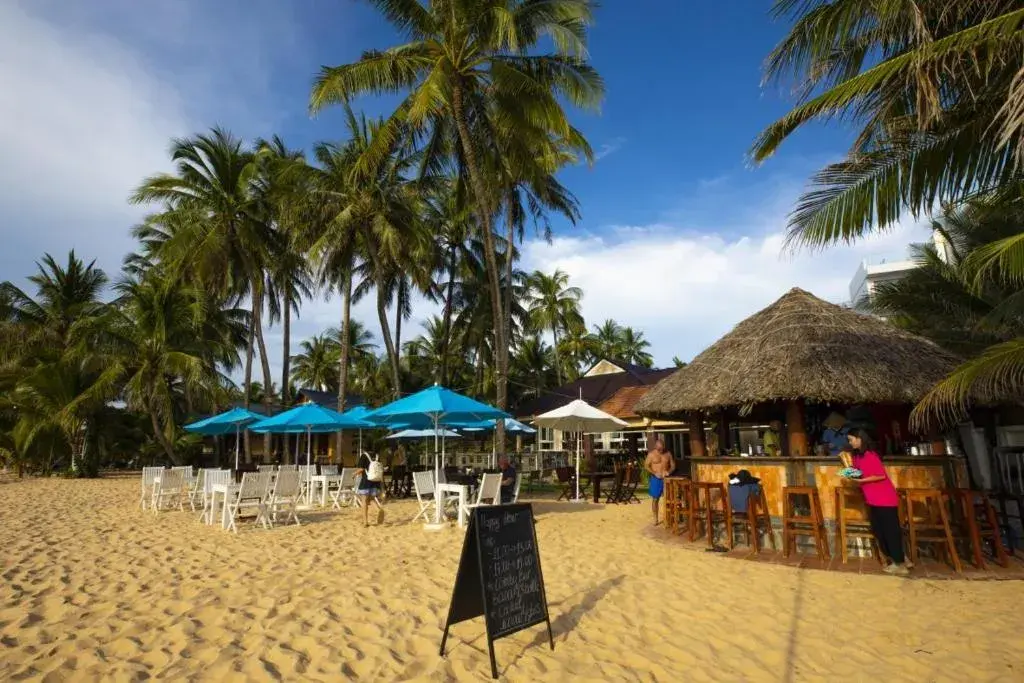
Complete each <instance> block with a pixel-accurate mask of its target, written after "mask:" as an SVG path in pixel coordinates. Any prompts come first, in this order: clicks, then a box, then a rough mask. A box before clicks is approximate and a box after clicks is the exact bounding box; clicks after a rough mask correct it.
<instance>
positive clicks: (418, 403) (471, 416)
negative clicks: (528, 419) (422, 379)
mask: <svg viewBox="0 0 1024 683" xmlns="http://www.w3.org/2000/svg"><path fill="white" fill-rule="evenodd" d="M505 417H511V416H510V415H509V414H508V413H506V412H505V411H504V410H499V409H497V408H495V407H494V406H489V405H487V404H486V403H481V402H480V401H477V400H476V399H472V398H470V397H469V396H463V395H462V394H459V393H456V392H454V391H452V390H451V389H446V388H444V387H442V386H438V385H437V384H435V385H434V386H432V387H429V388H427V389H424V390H423V391H419V392H417V393H415V394H412V395H411V396H406V397H405V398H400V399H398V400H397V401H393V402H391V403H388V404H387V405H384V406H381V407H380V408H377V409H376V410H374V411H371V412H370V413H368V414H367V415H366V418H367V419H369V420H371V421H373V422H376V423H377V424H378V425H398V424H401V425H405V426H407V427H412V428H421V427H429V428H430V429H432V430H433V432H434V481H437V480H438V479H439V478H440V469H441V467H440V460H439V459H438V442H439V440H440V431H439V429H440V428H441V427H443V426H449V425H453V426H454V425H458V424H465V423H467V422H480V421H482V420H494V419H500V418H505ZM424 422H426V424H423V423H424ZM440 443H441V452H440V456H441V458H443V457H444V450H443V448H444V441H443V440H441V441H440Z"/></svg>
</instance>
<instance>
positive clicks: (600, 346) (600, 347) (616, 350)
mask: <svg viewBox="0 0 1024 683" xmlns="http://www.w3.org/2000/svg"><path fill="white" fill-rule="evenodd" d="M593 338H594V349H595V350H596V351H597V355H598V356H599V357H601V358H606V359H608V360H622V325H620V324H619V323H617V322H616V321H614V320H612V319H611V318H609V319H607V320H605V321H604V322H603V323H602V324H601V325H594V335H593Z"/></svg>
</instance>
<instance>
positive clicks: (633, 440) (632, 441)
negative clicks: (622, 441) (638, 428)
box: [626, 432, 640, 460]
mask: <svg viewBox="0 0 1024 683" xmlns="http://www.w3.org/2000/svg"><path fill="white" fill-rule="evenodd" d="M626 444H627V446H626V452H627V453H628V454H629V457H630V459H631V460H636V459H637V458H639V457H640V433H639V432H627V433H626Z"/></svg>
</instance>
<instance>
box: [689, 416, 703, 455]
mask: <svg viewBox="0 0 1024 683" xmlns="http://www.w3.org/2000/svg"><path fill="white" fill-rule="evenodd" d="M688 426H689V429H690V455H691V456H693V457H695V458H703V457H704V456H705V455H707V448H706V446H705V443H704V417H703V416H702V415H701V414H700V413H698V412H697V411H694V412H692V413H690V419H689V420H688Z"/></svg>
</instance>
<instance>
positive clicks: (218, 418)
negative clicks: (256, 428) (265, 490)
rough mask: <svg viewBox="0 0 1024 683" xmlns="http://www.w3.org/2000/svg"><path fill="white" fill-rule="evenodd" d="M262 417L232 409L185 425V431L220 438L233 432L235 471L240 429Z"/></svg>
mask: <svg viewBox="0 0 1024 683" xmlns="http://www.w3.org/2000/svg"><path fill="white" fill-rule="evenodd" d="M263 417H264V416H263V415H259V414H257V413H254V412H251V411H248V410H246V409H245V408H232V409H231V410H228V411H226V412H223V413H219V414H217V415H212V416H210V417H208V418H205V419H203V420H198V421H196V422H193V423H192V424H187V425H185V431H187V432H194V433H196V434H204V435H206V436H220V435H222V434H230V433H231V431H232V430H234V432H235V469H236V470H237V469H238V443H239V441H240V440H241V438H240V437H241V430H242V427H244V426H246V425H249V424H252V423H254V422H259V421H260V420H262V419H263Z"/></svg>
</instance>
